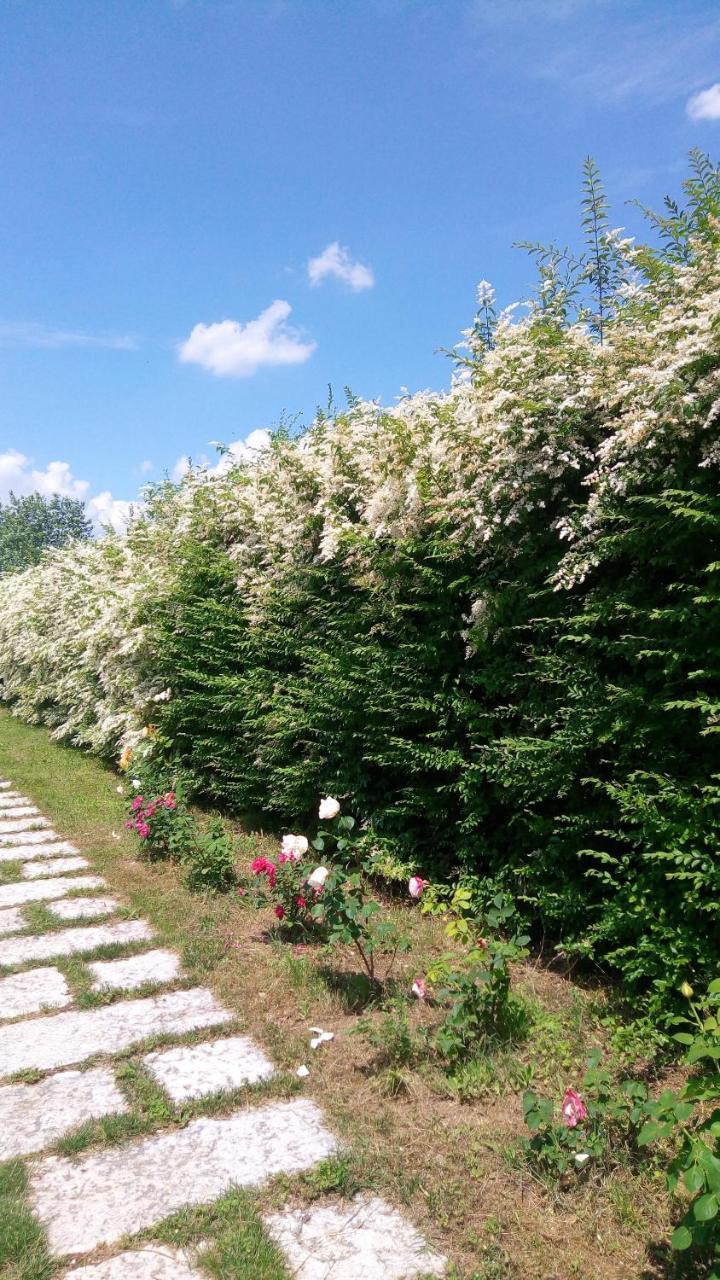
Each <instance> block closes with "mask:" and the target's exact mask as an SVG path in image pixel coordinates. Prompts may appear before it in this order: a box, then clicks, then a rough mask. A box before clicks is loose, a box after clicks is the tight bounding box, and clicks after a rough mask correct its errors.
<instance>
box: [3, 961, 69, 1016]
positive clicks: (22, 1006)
mask: <svg viewBox="0 0 720 1280" xmlns="http://www.w3.org/2000/svg"><path fill="white" fill-rule="evenodd" d="M68 1004H72V996H71V994H70V991H69V988H68V985H67V982H66V981H65V979H64V977H63V976H62V974H61V973H60V970H59V969H49V968H48V969H31V970H30V971H29V972H28V973H13V974H11V975H10V977H9V978H0V1019H4V1018H19V1017H20V1015H21V1014H26V1013H39V1012H40V1010H41V1009H44V1008H47V1009H63V1008H64V1007H65V1005H68Z"/></svg>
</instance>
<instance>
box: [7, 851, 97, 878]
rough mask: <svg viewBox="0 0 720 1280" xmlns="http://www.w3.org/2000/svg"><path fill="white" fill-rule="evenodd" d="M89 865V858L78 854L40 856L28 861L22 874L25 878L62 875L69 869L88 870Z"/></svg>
mask: <svg viewBox="0 0 720 1280" xmlns="http://www.w3.org/2000/svg"><path fill="white" fill-rule="evenodd" d="M89 866H90V863H89V862H88V860H87V858H80V857H78V856H77V855H73V856H72V857H70V858H44V859H43V858H38V859H37V860H36V861H34V862H26V863H25V864H24V866H23V869H22V873H21V874H22V875H23V877H24V879H25V880H38V879H39V878H40V876H62V875H65V873H66V872H68V871H86V870H87V868H88V867H89Z"/></svg>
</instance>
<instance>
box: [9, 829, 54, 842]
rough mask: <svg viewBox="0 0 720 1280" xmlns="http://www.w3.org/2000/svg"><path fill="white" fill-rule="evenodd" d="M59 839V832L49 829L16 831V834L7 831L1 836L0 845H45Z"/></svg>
mask: <svg viewBox="0 0 720 1280" xmlns="http://www.w3.org/2000/svg"><path fill="white" fill-rule="evenodd" d="M59 839H60V836H59V835H58V833H57V831H53V830H52V828H51V827H49V828H48V829H47V831H16V832H14V833H13V832H12V831H7V832H6V833H5V834H4V835H0V844H5V845H11V844H45V843H49V842H50V841H51V840H59Z"/></svg>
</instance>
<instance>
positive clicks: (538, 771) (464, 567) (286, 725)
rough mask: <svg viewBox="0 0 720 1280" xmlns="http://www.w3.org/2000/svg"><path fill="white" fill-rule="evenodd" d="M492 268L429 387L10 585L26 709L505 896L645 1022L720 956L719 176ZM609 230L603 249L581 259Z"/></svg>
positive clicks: (197, 485) (4, 623)
mask: <svg viewBox="0 0 720 1280" xmlns="http://www.w3.org/2000/svg"><path fill="white" fill-rule="evenodd" d="M693 163H694V173H693V176H692V177H691V178H690V179H689V181H688V182H687V183H686V191H687V205H686V208H685V209H684V210H682V211H681V212H676V211H675V210H674V209H673V208H670V209H669V210H668V213H667V215H666V216H665V217H662V218H656V219H655V223H656V227H657V229H658V230H659V232H660V247H659V248H654V249H650V248H647V247H644V246H639V247H638V246H635V245H633V244H632V243H631V242H630V241H628V240H627V239H623V238H622V237H621V236H620V235H619V233H618V232H616V231H613V230H612V229H611V228H610V227H609V225H608V224H607V220H606V213H605V207H604V202H603V198H602V193H601V192H600V190H599V187H598V185H597V179H596V175H594V173H593V171H592V169H591V168H590V169H589V170H588V179H587V181H588V187H587V192H586V202H585V217H586V220H587V219H589V220H590V221H589V224H588V225H589V227H590V230H591V231H593V232H596V233H597V234H596V235H594V239H593V235H591V236H590V240H589V243H590V244H591V245H592V244H593V243H594V244H595V246H596V247H595V249H594V250H592V249H591V252H590V253H589V256H588V257H586V258H583V259H582V260H580V261H575V260H573V259H570V258H569V257H568V256H567V255H564V254H563V253H561V252H560V251H558V250H557V249H554V248H552V247H551V248H549V249H547V250H535V252H536V255H537V258H538V262H539V268H540V282H539V288H538V292H537V295H536V297H535V298H534V299H533V300H531V301H530V303H529V304H528V306H527V310H526V312H525V313H524V314H522V315H520V316H518V315H517V313H516V312H514V311H511V312H506V313H504V314H501V315H500V316H496V315H495V313H494V310H493V296H492V291H491V290H489V288H488V287H487V286H483V287H482V289H481V291H480V294H479V298H478V301H479V310H478V313H477V315H476V317H475V320H474V323H473V325H472V327H471V328H470V329H469V330H468V331H467V333H466V334H465V344H464V346H463V347H462V348H460V349H459V350H458V351H457V352H456V356H457V374H456V376H455V378H454V381H453V383H452V386H451V388H450V390H449V391H447V392H446V393H430V392H423V393H420V394H418V395H412V396H405V397H403V398H402V399H401V400H400V401H399V403H398V404H397V405H395V406H394V407H393V408H392V409H386V408H383V407H381V406H380V405H378V404H376V403H368V402H356V401H351V402H350V403H349V404H348V406H347V408H346V409H345V410H343V411H335V410H333V411H332V412H331V413H330V414H329V415H327V416H323V415H319V416H318V418H317V420H316V421H315V423H314V424H313V426H312V427H311V428H310V430H309V431H307V432H306V433H305V434H303V435H301V436H296V437H292V436H291V435H290V434H289V433H287V432H284V431H279V432H277V433H275V435H274V437H273V439H272V443H271V445H270V447H269V448H268V449H267V450H266V451H264V452H262V453H259V454H258V455H257V457H256V458H255V460H254V461H253V462H251V463H247V462H245V463H235V464H233V463H232V459H227V458H226V459H225V460H224V461H223V463H222V464H221V466H220V468H219V471H217V472H213V473H210V472H208V471H206V470H203V469H199V470H194V471H191V472H190V473H189V474H188V475H187V476H186V477H185V478H184V479H183V481H182V482H181V483H180V484H179V485H171V484H169V483H168V484H165V485H162V486H159V487H157V488H156V489H155V490H153V491H152V492H151V493H150V494H149V496H148V501H147V504H146V507H145V508H144V510H142V511H141V512H140V513H139V514H138V517H137V519H136V520H135V522H134V523H133V525H132V526H131V528H130V530H129V533H128V535H127V537H126V538H120V537H118V536H115V535H109V536H108V537H107V538H105V539H104V540H103V541H101V542H97V543H92V544H87V545H78V546H75V547H72V548H69V549H64V550H62V551H59V552H55V553H52V554H50V555H49V556H48V557H47V558H46V559H45V561H44V562H43V563H42V564H41V565H39V566H37V567H36V568H33V569H31V570H29V571H27V572H26V573H24V574H18V575H14V576H12V577H10V576H8V577H6V578H4V579H2V580H0V676H1V677H2V691H3V697H4V698H5V699H6V701H7V702H8V703H9V704H10V705H11V706H12V707H13V709H14V710H15V711H16V713H17V714H19V715H22V716H24V717H26V718H28V719H32V720H36V721H38V722H41V723H45V724H48V725H49V726H51V727H52V728H53V730H54V731H55V733H56V734H57V735H58V736H60V737H64V738H68V739H70V740H72V741H74V742H77V743H80V744H82V745H84V746H88V747H90V748H92V749H94V750H97V751H101V752H105V753H107V754H109V755H113V756H114V755H115V754H116V753H117V751H118V749H119V748H120V747H123V746H124V747H128V748H129V749H131V750H132V749H133V747H134V746H135V745H136V744H137V742H138V741H139V737H140V733H141V730H142V726H143V725H146V724H147V722H148V721H151V722H152V723H154V724H156V725H157V726H158V730H159V738H158V743H159V744H160V745H161V746H163V747H164V749H165V750H166V751H167V752H168V753H170V754H172V756H173V757H174V759H175V760H176V761H177V763H178V765H179V766H180V767H182V768H184V769H186V770H188V771H189V772H190V774H191V776H192V778H193V779H194V783H195V786H196V787H197V789H198V790H200V791H201V792H202V793H204V794H205V795H206V796H207V797H209V798H211V799H213V800H215V801H216V802H220V803H221V804H223V805H226V806H228V807H230V808H232V809H235V810H253V811H258V810H260V811H264V812H265V813H270V814H274V815H275V816H276V817H277V818H278V819H282V820H283V822H285V823H287V824H288V825H290V826H292V825H295V824H296V823H297V824H298V825H299V824H301V823H303V822H304V821H306V820H307V819H308V818H309V816H310V814H311V813H312V810H313V804H314V799H315V796H316V795H317V793H318V792H323V791H324V790H327V789H330V790H331V791H332V792H333V793H334V794H337V795H341V796H351V797H352V804H353V808H354V810H355V811H356V812H357V813H358V814H359V815H360V817H361V819H364V820H365V821H366V822H370V821H371V829H370V830H369V831H368V832H366V839H367V841H369V842H370V843H371V844H374V845H375V846H376V847H377V848H378V849H379V850H382V851H384V852H387V851H390V852H391V853H393V854H394V855H399V856H400V857H401V858H403V857H404V858H406V859H407V860H409V861H412V862H414V863H415V864H416V865H422V866H429V867H432V868H433V869H434V871H435V872H439V871H442V870H443V869H444V870H453V869H454V868H456V867H458V866H463V867H464V868H465V869H466V870H467V871H469V872H472V873H473V874H476V875H477V876H478V877H479V878H480V880H481V881H482V883H483V885H484V886H485V888H484V889H483V892H486V893H487V895H488V896H492V894H494V893H497V892H498V891H500V890H502V891H506V892H510V893H511V894H512V896H513V897H514V898H515V899H516V901H517V902H518V904H519V906H520V909H521V910H522V911H524V913H525V914H526V916H527V918H528V920H529V921H530V922H531V924H532V927H533V929H534V930H536V931H537V933H538V934H540V932H544V933H545V934H546V935H547V936H549V937H552V938H553V939H555V940H556V942H557V944H558V946H560V947H561V948H562V949H563V950H564V951H565V953H573V952H574V953H576V954H579V955H580V956H586V957H591V958H593V959H594V960H603V961H605V962H607V963H608V964H609V965H611V966H614V968H615V970H616V971H619V972H620V973H621V974H622V976H623V979H624V990H625V991H626V992H627V994H628V995H629V996H630V997H638V998H641V999H642V1000H643V1001H646V1002H647V999H648V995H649V1000H650V1003H649V1004H647V1006H646V1007H648V1008H649V1009H650V1011H651V1013H652V1014H653V1016H655V1017H660V1016H661V1015H662V1011H663V1009H664V1007H665V1005H666V998H667V992H668V991H669V990H674V989H675V988H676V987H677V985H678V984H679V983H680V982H681V981H682V980H683V979H685V978H688V977H689V978H693V979H694V980H700V981H702V980H703V979H705V978H710V977H712V976H714V973H713V969H714V967H716V966H717V963H718V960H719V959H720V943H719V942H718V930H717V928H716V919H717V911H718V907H719V906H720V858H719V857H718V853H717V850H718V848H719V847H720V840H719V839H718V837H719V836H720V813H719V802H720V787H719V786H718V777H717V773H716V769H717V766H716V763H715V754H716V753H715V740H716V739H715V734H716V733H717V730H718V724H719V723H720V721H719V720H718V715H719V713H720V645H719V643H718V636H719V635H720V630H719V628H718V622H719V621H720V609H719V601H720V592H719V591H718V572H719V567H720V534H719V530H720V498H719V497H718V476H717V470H718V463H720V433H719V431H718V419H719V416H720V399H719V397H720V372H719V367H720V344H719V342H718V324H719V321H720V272H719V270H718V266H719V261H720V259H719V254H720V229H719V228H720V222H719V216H720V182H719V180H718V175H717V172H716V171H715V170H714V169H713V168H712V167H711V166H710V165H709V164H708V163H707V162H706V161H705V160H704V159H703V158H702V157H699V156H696V157H695V158H694V162H693ZM598 245H599V246H600V247H599V248H597V246H598Z"/></svg>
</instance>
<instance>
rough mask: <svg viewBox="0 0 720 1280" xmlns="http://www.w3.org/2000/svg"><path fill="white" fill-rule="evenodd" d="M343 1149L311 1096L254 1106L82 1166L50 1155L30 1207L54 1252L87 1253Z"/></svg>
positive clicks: (96, 1155)
mask: <svg viewBox="0 0 720 1280" xmlns="http://www.w3.org/2000/svg"><path fill="white" fill-rule="evenodd" d="M335 1149H336V1144H335V1140H334V1138H333V1137H332V1135H331V1134H330V1133H329V1132H328V1130H327V1129H326V1128H325V1125H324V1123H323V1119H322V1114H321V1112H320V1111H319V1110H318V1108H317V1107H316V1106H315V1104H314V1103H313V1102H311V1101H310V1100H309V1099H307V1098H299V1099H294V1100H293V1101H291V1102H277V1103H273V1104H272V1105H270V1106H265V1107H257V1108H253V1107H251V1108H248V1109H246V1110H243V1111H241V1112H238V1113H235V1114H234V1115H231V1116H226V1117H223V1118H221V1119H214V1120H211V1119H200V1120H193V1121H191V1122H190V1124H188V1125H187V1126H186V1127H185V1128H184V1129H179V1130H172V1131H170V1132H166V1133H162V1134H157V1135H153V1136H152V1137H149V1138H143V1139H141V1140H140V1141H138V1142H133V1143H129V1144H127V1145H126V1146H123V1147H120V1148H114V1149H112V1150H109V1151H100V1152H93V1153H92V1154H89V1155H87V1156H84V1157H81V1158H80V1159H79V1160H76V1161H72V1160H67V1159H65V1158H63V1157H60V1156H48V1157H46V1158H45V1159H44V1160H41V1161H39V1162H38V1163H37V1165H36V1166H35V1167H34V1169H33V1170H32V1171H31V1174H30V1203H31V1206H32V1208H33V1210H34V1212H35V1213H36V1215H37V1217H38V1218H39V1219H40V1222H41V1223H42V1225H43V1226H44V1228H45V1230H46V1232H47V1235H48V1241H49V1247H50V1252H51V1253H52V1254H53V1255H54V1256H55V1257H60V1256H62V1255H63V1254H69V1253H73V1254H77V1253H87V1252H88V1251H89V1250H91V1249H94V1248H96V1246H97V1245H100V1244H110V1243H112V1242H113V1241H115V1240H119V1239H120V1238H121V1236H123V1235H124V1234H125V1233H126V1232H135V1231H141V1230H143V1229H144V1228H146V1227H150V1226H152V1225H153V1223H155V1222H159V1221H160V1220H161V1219H162V1218H166V1217H167V1216H168V1214H171V1213H174V1212H175V1211H176V1210H178V1209H181V1208H182V1207H183V1206H186V1205H193V1204H205V1203H210V1202H212V1201H213V1200H216V1199H217V1198H218V1197H219V1196H221V1195H223V1193H224V1192H226V1191H228V1190H229V1188H230V1187H231V1186H240V1187H249V1186H259V1185H261V1184H262V1183H263V1182H265V1181H266V1179H268V1178H271V1177H273V1176H275V1175H276V1174H279V1173H288V1174H290V1173H298V1172H300V1171H301V1170H303V1169H309V1168H312V1166H313V1165H314V1164H317V1162H318V1161H320V1160H324V1159H326V1158H327V1157H328V1156H330V1155H331V1154H332V1153H333V1151H334V1150H335Z"/></svg>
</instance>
